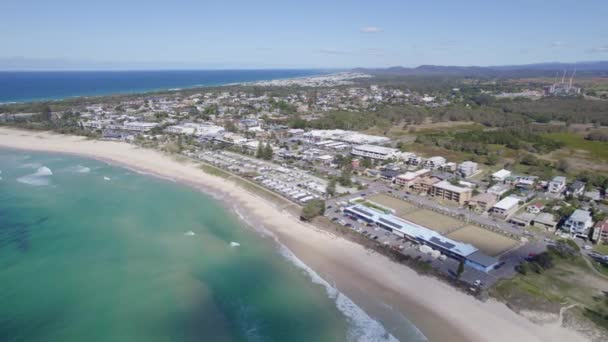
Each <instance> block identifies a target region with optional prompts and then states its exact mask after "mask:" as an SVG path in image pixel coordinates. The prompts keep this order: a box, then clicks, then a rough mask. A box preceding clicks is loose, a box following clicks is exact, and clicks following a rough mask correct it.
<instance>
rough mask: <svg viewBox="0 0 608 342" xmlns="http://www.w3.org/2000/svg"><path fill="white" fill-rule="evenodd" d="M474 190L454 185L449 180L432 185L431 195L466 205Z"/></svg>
mask: <svg viewBox="0 0 608 342" xmlns="http://www.w3.org/2000/svg"><path fill="white" fill-rule="evenodd" d="M472 193H473V191H472V190H471V189H469V188H463V187H460V186H456V185H452V184H451V183H450V182H448V181H441V182H438V183H436V184H433V185H432V186H431V191H430V192H429V194H430V195H432V196H434V197H439V198H441V199H444V200H448V201H454V202H457V203H458V204H460V205H464V204H465V203H466V202H468V201H469V200H470V199H471V196H472Z"/></svg>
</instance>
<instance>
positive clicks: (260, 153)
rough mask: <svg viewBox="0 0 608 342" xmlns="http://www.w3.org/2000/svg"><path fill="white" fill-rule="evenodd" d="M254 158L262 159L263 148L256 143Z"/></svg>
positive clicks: (260, 144)
mask: <svg viewBox="0 0 608 342" xmlns="http://www.w3.org/2000/svg"><path fill="white" fill-rule="evenodd" d="M255 157H256V158H259V159H262V158H263V157H264V148H263V147H262V143H261V142H260V143H258V149H257V151H256V152H255Z"/></svg>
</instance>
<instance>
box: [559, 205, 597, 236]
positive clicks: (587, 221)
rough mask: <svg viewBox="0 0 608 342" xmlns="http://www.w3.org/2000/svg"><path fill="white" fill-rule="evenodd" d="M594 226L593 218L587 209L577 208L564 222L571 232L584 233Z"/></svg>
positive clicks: (565, 227)
mask: <svg viewBox="0 0 608 342" xmlns="http://www.w3.org/2000/svg"><path fill="white" fill-rule="evenodd" d="M592 226H593V218H592V217H591V213H589V212H588V211H587V210H581V209H576V210H575V211H574V212H573V213H572V215H570V217H568V219H567V220H566V222H565V223H564V227H563V228H564V229H566V230H568V231H569V232H570V234H583V233H585V232H586V231H587V229H589V228H591V227H592Z"/></svg>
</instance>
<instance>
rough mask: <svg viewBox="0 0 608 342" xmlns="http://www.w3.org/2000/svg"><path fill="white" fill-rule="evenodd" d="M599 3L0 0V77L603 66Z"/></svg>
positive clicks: (607, 44)
mask: <svg viewBox="0 0 608 342" xmlns="http://www.w3.org/2000/svg"><path fill="white" fill-rule="evenodd" d="M607 18H608V1H606V0H578V1H572V0H568V1H562V0H553V1H548V0H547V1H546V0H510V1H498V0H496V1H494V0H483V1H482V0H459V1H454V0H427V1H408V0H396V1H383V0H375V1H369V0H367V1H358V0H351V1H341V0H337V1H332V0H324V1H318V0H301V1H291V0H282V1H278V0H277V1H274V0H273V1H265V0H244V1H231V0H224V1H205V0H172V1H156V0H147V1H140V0H120V1H118V0H104V1H86V0H53V1H49V0H1V1H0V70H11V69H13V70H15V69H19V70H26V69H28V70H29V69H31V70H34V69H53V70H55V69H174V68H175V69H190V68H196V69H226V68H232V69H243V68H244V69H252V68H352V67H389V66H396V65H401V66H406V67H415V66H418V65H423V64H435V65H479V66H488V65H516V64H527V63H541V62H556V61H559V62H575V61H597V60H608V19H607Z"/></svg>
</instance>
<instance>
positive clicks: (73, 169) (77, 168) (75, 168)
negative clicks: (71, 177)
mask: <svg viewBox="0 0 608 342" xmlns="http://www.w3.org/2000/svg"><path fill="white" fill-rule="evenodd" d="M66 171H68V172H74V173H88V172H91V169H90V168H88V167H86V166H83V165H76V166H70V167H68V168H66Z"/></svg>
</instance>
